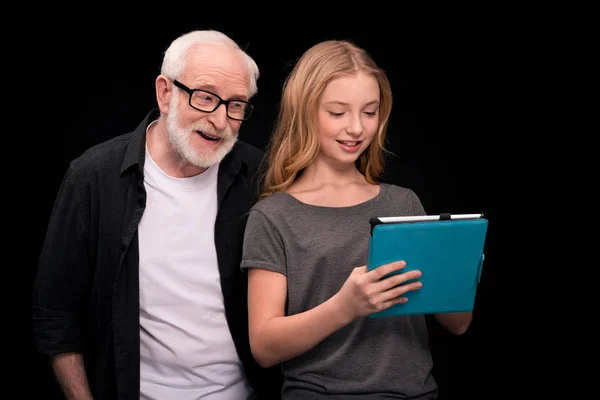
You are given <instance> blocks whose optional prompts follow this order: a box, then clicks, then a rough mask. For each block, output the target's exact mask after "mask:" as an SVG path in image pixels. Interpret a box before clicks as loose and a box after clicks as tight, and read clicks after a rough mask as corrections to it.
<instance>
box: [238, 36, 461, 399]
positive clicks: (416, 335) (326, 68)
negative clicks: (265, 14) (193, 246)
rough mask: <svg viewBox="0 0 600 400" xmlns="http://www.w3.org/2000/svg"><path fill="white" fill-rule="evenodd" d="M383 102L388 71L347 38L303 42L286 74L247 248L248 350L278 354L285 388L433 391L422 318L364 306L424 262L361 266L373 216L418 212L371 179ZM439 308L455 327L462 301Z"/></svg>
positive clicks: (395, 293) (324, 393) (396, 190)
mask: <svg viewBox="0 0 600 400" xmlns="http://www.w3.org/2000/svg"><path fill="white" fill-rule="evenodd" d="M391 106H392V94H391V89H390V84H389V81H388V79H387V78H386V75H385V73H384V72H383V71H382V70H381V69H380V68H378V67H377V65H376V64H375V62H374V61H373V60H372V59H371V57H370V56H369V55H368V54H367V53H366V52H365V51H364V50H363V49H361V48H358V47H357V46H356V45H354V44H352V43H349V42H347V41H325V42H322V43H320V44H317V45H315V46H314V47H312V48H311V49H309V50H308V51H307V52H306V53H305V54H304V55H303V56H302V57H301V58H300V59H299V60H298V63H297V64H296V66H295V68H294V69H293V71H292V72H291V74H290V76H289V77H288V79H287V81H286V83H285V85H284V88H283V94H282V100H281V110H280V114H279V119H278V121H277V124H276V129H275V133H274V136H273V138H272V142H271V145H270V153H269V166H268V169H267V173H266V177H265V186H264V192H263V194H262V199H261V200H260V201H259V202H258V203H257V204H256V205H255V207H254V208H253V209H252V211H251V212H250V215H249V218H248V223H247V227H246V234H245V239H244V253H243V260H242V268H244V269H247V271H248V301H249V331H250V332H249V333H250V345H251V348H252V352H253V354H254V357H255V358H256V360H257V361H258V362H259V363H260V364H261V365H262V366H272V365H275V364H278V363H282V368H283V372H284V375H285V382H284V388H283V398H284V399H330V400H335V399H362V400H369V399H382V398H385V399H390V398H399V399H408V398H410V399H435V398H436V396H437V385H436V382H435V380H434V378H433V376H432V374H431V371H432V358H431V354H430V351H429V347H428V336H427V328H426V323H425V316H424V315H411V316H401V317H388V318H366V317H367V316H368V315H369V314H372V313H374V312H376V311H381V310H384V309H386V308H388V307H390V306H392V305H393V304H397V303H402V302H406V301H407V299H406V297H404V296H403V295H404V294H405V293H406V292H408V291H411V290H419V288H420V287H421V285H422V284H421V282H419V280H418V278H419V277H420V272H419V271H411V272H405V273H396V274H392V275H390V277H388V278H385V279H382V278H384V276H386V275H387V274H389V273H390V272H396V271H399V272H401V269H402V268H404V266H405V265H406V264H405V262H404V261H402V260H398V262H394V263H391V264H389V265H384V266H381V267H379V268H377V269H375V270H373V271H369V272H367V269H366V262H367V256H368V246H369V230H370V224H369V218H370V217H372V216H386V215H387V216H392V215H394V216H399V215H424V214H425V211H424V209H423V206H422V204H421V202H420V200H419V198H418V197H417V196H416V195H415V193H414V192H413V191H412V190H410V189H407V188H403V187H399V186H395V185H389V184H384V183H379V182H378V177H379V175H380V173H381V172H382V170H383V164H384V163H383V159H384V156H383V147H384V138H385V133H386V129H387V125H388V118H389V116H390V110H391ZM407 281H410V282H407ZM436 319H437V320H438V321H439V322H440V323H441V324H442V325H443V326H444V327H445V328H446V329H448V330H449V331H451V332H453V333H455V334H461V333H463V332H465V330H466V329H467V328H468V326H469V324H470V322H471V313H453V314H440V315H436Z"/></svg>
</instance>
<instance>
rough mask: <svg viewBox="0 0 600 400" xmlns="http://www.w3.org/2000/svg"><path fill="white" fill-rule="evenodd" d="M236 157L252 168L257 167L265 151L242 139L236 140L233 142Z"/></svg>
mask: <svg viewBox="0 0 600 400" xmlns="http://www.w3.org/2000/svg"><path fill="white" fill-rule="evenodd" d="M234 151H235V152H236V154H237V157H238V158H239V159H240V160H241V161H243V162H244V163H246V164H248V165H250V166H251V167H253V168H258V166H259V164H261V162H262V161H263V157H264V155H265V152H264V151H263V150H261V149H259V148H258V147H256V146H253V145H251V144H250V143H248V142H244V141H243V140H238V141H237V142H236V144H235V150H234Z"/></svg>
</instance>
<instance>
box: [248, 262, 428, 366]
mask: <svg viewBox="0 0 600 400" xmlns="http://www.w3.org/2000/svg"><path fill="white" fill-rule="evenodd" d="M405 265H406V263H404V262H397V263H391V264H387V265H384V266H381V267H379V268H377V269H375V270H372V271H369V272H367V271H366V267H365V266H363V267H357V268H355V269H354V270H353V272H352V274H350V277H349V278H348V279H347V280H346V282H345V283H344V285H343V287H342V288H341V289H340V291H339V292H338V293H336V294H335V295H334V296H332V297H331V298H330V299H329V300H327V301H325V302H324V303H322V304H320V305H318V306H316V307H315V308H313V309H310V310H307V311H305V312H302V313H299V314H295V315H291V316H285V302H286V293H287V278H286V277H285V276H284V275H282V274H280V273H277V272H272V271H268V270H265V269H259V268H251V269H249V271H248V324H249V335H250V347H251V349H252V354H253V355H254V358H255V359H256V361H257V362H258V363H259V364H260V365H261V366H263V367H269V366H272V365H275V364H278V363H280V362H282V361H286V360H289V359H291V358H293V357H296V356H298V355H300V354H303V353H305V352H306V351H308V350H310V349H312V348H313V347H314V346H316V345H317V344H318V343H320V342H321V341H322V340H323V339H325V338H327V337H328V336H329V335H331V334H332V333H334V332H335V331H337V330H338V329H340V328H342V327H343V326H345V325H347V324H349V323H350V322H352V321H353V320H354V319H355V318H357V317H361V316H366V315H368V314H371V313H373V312H376V311H381V310H384V309H386V308H388V307H390V306H392V305H394V304H398V303H403V302H406V301H407V300H406V298H405V297H402V295H403V294H404V293H406V292H408V291H409V290H414V289H418V288H419V287H421V283H420V282H411V283H409V284H403V283H404V282H405V281H407V280H411V279H415V278H418V277H419V276H420V275H421V273H420V271H410V272H407V273H403V274H395V275H392V276H391V277H388V278H386V279H383V280H381V278H382V277H383V276H384V275H386V274H388V273H390V272H393V271H396V270H398V269H400V268H404V266H405Z"/></svg>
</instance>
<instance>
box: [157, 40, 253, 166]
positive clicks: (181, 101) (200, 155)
mask: <svg viewBox="0 0 600 400" xmlns="http://www.w3.org/2000/svg"><path fill="white" fill-rule="evenodd" d="M187 65H188V66H189V67H188V68H187V69H186V70H185V71H184V73H183V74H182V75H181V77H180V78H179V79H178V80H179V81H180V82H181V83H183V84H184V85H186V86H187V87H189V88H191V89H204V90H207V91H209V92H212V93H214V94H216V95H218V96H219V97H221V98H222V99H225V100H230V99H237V100H248V87H249V84H248V76H247V68H246V64H245V63H244V59H243V58H242V57H241V55H240V54H239V53H237V52H235V51H234V50H231V49H228V48H224V47H219V46H206V45H204V46H203V48H202V50H201V52H200V54H198V52H195V51H194V49H192V50H191V52H190V55H189V58H188V60H187ZM172 90H173V93H172V96H171V100H170V103H169V113H168V115H167V137H168V139H169V142H170V144H171V146H172V147H173V149H174V151H175V152H176V153H177V154H178V155H179V156H180V157H181V158H182V159H183V160H185V161H187V162H189V163H190V164H192V165H196V166H198V167H201V168H208V167H210V166H211V165H214V164H217V163H219V162H220V161H221V160H222V159H223V157H225V156H226V155H227V153H229V152H230V151H231V149H232V148H233V146H234V144H235V142H236V140H237V135H238V131H239V129H240V126H241V121H237V120H234V119H231V118H229V117H227V110H226V109H225V105H224V104H221V105H220V106H219V108H217V109H216V110H215V111H214V112H212V113H207V112H203V111H198V110H196V109H194V108H192V107H191V106H190V104H189V99H190V97H189V94H188V93H186V92H185V91H184V90H181V89H179V88H177V87H175V86H173V87H172Z"/></svg>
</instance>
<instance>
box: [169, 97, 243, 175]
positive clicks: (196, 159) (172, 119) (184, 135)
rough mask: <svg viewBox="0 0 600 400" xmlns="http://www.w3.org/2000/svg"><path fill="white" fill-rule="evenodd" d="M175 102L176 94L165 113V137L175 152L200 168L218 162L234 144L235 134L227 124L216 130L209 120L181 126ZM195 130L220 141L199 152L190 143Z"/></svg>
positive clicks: (176, 100)
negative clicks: (212, 146) (213, 146)
mask: <svg viewBox="0 0 600 400" xmlns="http://www.w3.org/2000/svg"><path fill="white" fill-rule="evenodd" d="M177 103H178V96H172V97H171V103H170V105H169V114H168V115H167V138H168V140H169V143H170V144H171V146H172V147H173V150H174V151H175V153H177V154H178V155H179V156H180V157H181V158H182V159H183V160H185V161H187V162H188V163H190V164H192V165H195V166H197V167H200V168H209V167H211V166H212V165H215V164H218V163H220V162H221V160H223V158H224V157H225V156H226V155H227V154H228V153H229V152H230V151H231V149H232V148H233V146H234V145H235V143H236V141H237V136H235V135H234V134H233V132H232V131H231V128H230V127H229V126H227V127H226V128H225V129H224V130H222V131H221V132H217V131H216V130H215V129H214V127H213V126H212V125H211V124H210V123H209V122H206V121H203V120H202V121H196V122H194V123H193V124H191V125H189V126H187V127H185V128H181V127H180V125H179V111H178V108H177ZM196 131H201V132H203V133H206V134H208V135H210V136H217V137H220V138H221V143H220V144H219V145H218V146H217V147H216V148H215V149H203V151H202V152H201V153H199V152H198V151H197V150H196V149H194V148H193V147H192V146H191V145H190V139H191V137H192V135H198V133H196Z"/></svg>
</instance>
